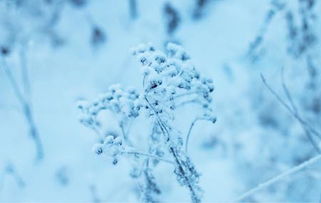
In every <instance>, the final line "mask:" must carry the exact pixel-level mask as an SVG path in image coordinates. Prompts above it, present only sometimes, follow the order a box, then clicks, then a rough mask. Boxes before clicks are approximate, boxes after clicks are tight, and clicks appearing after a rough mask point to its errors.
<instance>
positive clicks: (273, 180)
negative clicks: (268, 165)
mask: <svg viewBox="0 0 321 203" xmlns="http://www.w3.org/2000/svg"><path fill="white" fill-rule="evenodd" d="M320 160H321V154H319V155H317V156H315V157H313V158H311V159H309V160H307V161H305V162H303V163H301V164H299V165H297V166H295V167H293V168H290V169H288V170H287V171H285V172H283V173H281V174H280V175H277V176H276V177H274V178H271V179H270V180H268V181H266V182H264V183H261V184H259V185H258V186H257V187H255V188H253V189H251V190H249V191H248V192H246V193H244V194H243V195H241V196H239V197H238V198H237V199H236V200H235V201H236V202H239V201H242V200H244V199H246V198H248V197H250V196H252V195H253V194H255V193H256V192H258V191H260V190H262V189H264V188H267V187H269V186H270V185H272V184H274V183H276V182H278V181H280V180H282V179H283V178H286V177H287V176H290V175H292V174H294V173H296V172H298V171H300V170H302V169H304V168H306V167H308V166H310V165H312V164H314V163H316V162H318V161H320Z"/></svg>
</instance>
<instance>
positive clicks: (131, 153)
mask: <svg viewBox="0 0 321 203" xmlns="http://www.w3.org/2000/svg"><path fill="white" fill-rule="evenodd" d="M123 153H125V154H130V155H141V156H145V157H149V158H152V159H157V160H159V161H163V162H166V163H169V164H173V165H175V163H174V162H173V161H171V160H167V159H163V158H161V157H158V156H155V155H152V154H147V153H143V152H136V151H124V152H123Z"/></svg>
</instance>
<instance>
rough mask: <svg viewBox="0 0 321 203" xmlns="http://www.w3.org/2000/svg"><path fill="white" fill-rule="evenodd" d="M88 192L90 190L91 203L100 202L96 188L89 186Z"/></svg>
mask: <svg viewBox="0 0 321 203" xmlns="http://www.w3.org/2000/svg"><path fill="white" fill-rule="evenodd" d="M89 190H90V193H91V196H92V202H93V203H100V202H102V201H101V199H100V198H99V197H98V194H97V188H96V186H95V185H90V186H89Z"/></svg>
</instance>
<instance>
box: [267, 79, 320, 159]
mask: <svg viewBox="0 0 321 203" xmlns="http://www.w3.org/2000/svg"><path fill="white" fill-rule="evenodd" d="M261 79H262V81H263V84H264V85H265V87H266V88H267V89H268V90H269V91H270V92H271V93H272V94H273V95H274V96H275V97H276V99H277V100H278V101H279V102H280V103H281V104H282V105H283V106H284V107H285V108H286V109H287V110H288V111H289V112H290V114H292V115H293V116H294V118H295V119H296V120H298V121H299V123H300V124H301V127H302V128H303V130H304V131H305V133H306V135H307V137H308V139H309V140H310V142H311V144H312V145H313V147H314V148H315V150H316V151H317V152H318V153H321V150H320V148H319V146H318V144H317V143H316V142H315V140H314V139H313V137H312V135H311V133H310V132H313V133H314V134H316V135H317V136H318V137H320V134H318V132H317V131H316V130H314V129H313V128H312V127H311V126H310V125H308V124H307V123H306V122H305V121H304V120H303V119H302V118H301V117H300V116H299V114H298V113H296V112H295V111H294V110H293V109H292V108H291V107H290V106H289V105H288V104H287V103H286V102H285V101H284V100H283V99H282V98H281V97H280V96H279V95H278V94H277V93H276V92H275V91H274V90H273V89H272V88H271V87H270V85H269V84H268V83H267V82H266V79H265V78H264V76H263V74H261ZM289 96H290V94H289ZM290 98H291V96H290Z"/></svg>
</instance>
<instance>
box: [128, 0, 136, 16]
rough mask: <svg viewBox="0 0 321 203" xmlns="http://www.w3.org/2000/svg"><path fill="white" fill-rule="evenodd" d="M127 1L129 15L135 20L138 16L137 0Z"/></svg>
mask: <svg viewBox="0 0 321 203" xmlns="http://www.w3.org/2000/svg"><path fill="white" fill-rule="evenodd" d="M128 3H129V15H130V17H131V19H133V20H135V19H136V18H137V17H138V12H137V0H128Z"/></svg>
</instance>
